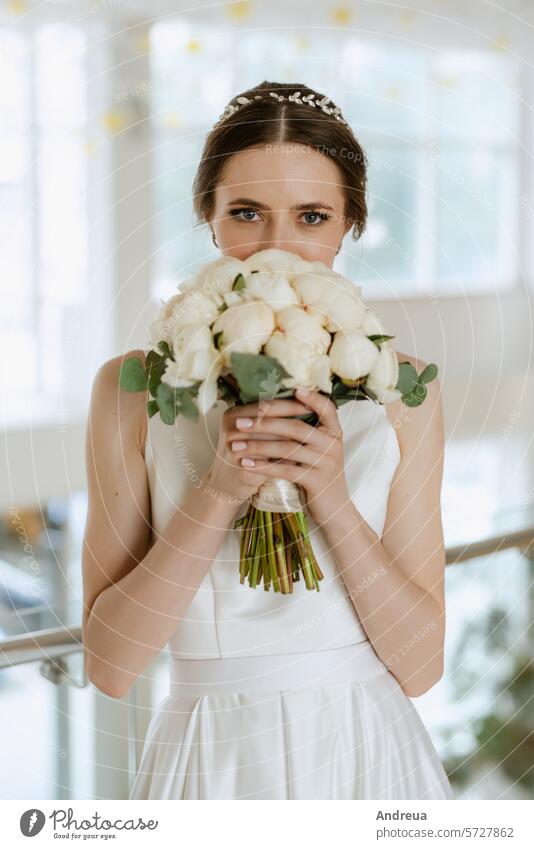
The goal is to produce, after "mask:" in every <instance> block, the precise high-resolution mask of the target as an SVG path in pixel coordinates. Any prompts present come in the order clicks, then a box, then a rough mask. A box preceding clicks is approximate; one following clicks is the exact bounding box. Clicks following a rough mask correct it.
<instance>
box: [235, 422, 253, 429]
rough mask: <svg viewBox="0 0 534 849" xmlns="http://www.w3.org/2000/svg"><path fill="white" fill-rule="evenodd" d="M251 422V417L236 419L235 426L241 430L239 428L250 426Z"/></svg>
mask: <svg viewBox="0 0 534 849" xmlns="http://www.w3.org/2000/svg"><path fill="white" fill-rule="evenodd" d="M252 424H253V422H252V419H236V420H235V426H236V427H238V428H239V429H240V430H241V428H246V427H252Z"/></svg>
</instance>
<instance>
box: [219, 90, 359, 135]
mask: <svg viewBox="0 0 534 849" xmlns="http://www.w3.org/2000/svg"><path fill="white" fill-rule="evenodd" d="M268 94H269V96H270V97H273V98H274V99H275V100H277V101H278V102H279V103H281V102H282V101H283V100H290V101H291V102H292V103H300V104H302V105H304V106H312V107H313V108H314V109H315V108H316V107H318V108H319V109H321V110H322V111H323V112H325V113H326V114H327V115H332V116H333V117H334V118H335V119H336V120H337V121H340V122H341V123H342V124H345V126H346V127H349V126H350V124H349V122H348V121H345V119H344V118H343V116H342V114H341V109H340V108H339V106H329V105H328V104H329V103H331V101H330V98H329V97H321V99H320V100H316V99H315V94H313V93H312V94H305V95H303V96H302V97H301V96H300V91H294V92H293V93H292V94H289V95H288V96H287V98H286V97H285V96H284V95H283V94H278V92H277V91H270V92H269V93H268ZM262 99H263V95H261V94H255V95H254V97H253V98H249V97H245V96H244V95H239V97H236V101H237V102H236V103H229V104H228V105H227V106H225V107H224V111H223V112H222V113H221V115H220V116H219V119H218V120H217V121H216V122H215V124H214V125H213V126H214V127H218V126H219V124H222V122H223V121H224V120H225V119H226V118H228V117H229V116H230V115H233V114H234V112H237V111H238V110H239V109H241V107H242V106H246V105H247V104H248V103H253V102H254V100H262Z"/></svg>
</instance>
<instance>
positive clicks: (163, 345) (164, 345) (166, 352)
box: [158, 339, 174, 359]
mask: <svg viewBox="0 0 534 849" xmlns="http://www.w3.org/2000/svg"><path fill="white" fill-rule="evenodd" d="M158 348H159V349H160V351H161V352H162V353H163V356H165V357H170V358H171V359H174V357H173V353H172V351H171V349H170V347H169V343H168V342H165V341H164V340H163V339H162V340H161V342H158Z"/></svg>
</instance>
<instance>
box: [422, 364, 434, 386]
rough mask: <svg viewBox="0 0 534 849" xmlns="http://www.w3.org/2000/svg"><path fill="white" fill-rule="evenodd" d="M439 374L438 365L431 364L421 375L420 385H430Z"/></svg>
mask: <svg viewBox="0 0 534 849" xmlns="http://www.w3.org/2000/svg"><path fill="white" fill-rule="evenodd" d="M437 374H438V367H437V365H436V363H430V364H429V365H427V367H426V368H425V369H423V371H422V372H421V374H420V375H419V383H430V381H431V380H434V378H435V377H437Z"/></svg>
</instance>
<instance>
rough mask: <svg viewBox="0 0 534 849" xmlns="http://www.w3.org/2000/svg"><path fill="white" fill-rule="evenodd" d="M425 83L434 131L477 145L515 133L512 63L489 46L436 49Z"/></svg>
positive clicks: (507, 138) (508, 138)
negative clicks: (482, 48)
mask: <svg viewBox="0 0 534 849" xmlns="http://www.w3.org/2000/svg"><path fill="white" fill-rule="evenodd" d="M429 86H430V88H429V97H428V109H429V117H431V119H432V121H433V124H434V129H433V132H434V133H435V134H436V135H439V136H441V137H442V138H448V139H449V140H454V141H455V142H457V143H459V144H462V145H465V144H466V142H469V143H470V144H476V145H477V147H478V146H479V145H482V146H483V147H486V146H488V145H493V144H495V143H497V142H502V141H505V142H508V141H512V140H513V139H515V137H516V136H517V131H518V115H519V112H518V106H519V91H518V88H519V83H518V66H517V63H515V62H514V61H513V60H512V59H510V58H508V57H506V56H498V55H496V54H495V52H494V51H493V52H484V53H482V52H477V51H472V50H458V51H451V52H449V51H447V52H442V53H438V54H437V55H436V56H435V57H434V60H433V68H432V78H431V79H430V80H429Z"/></svg>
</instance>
